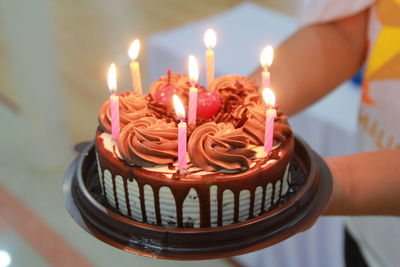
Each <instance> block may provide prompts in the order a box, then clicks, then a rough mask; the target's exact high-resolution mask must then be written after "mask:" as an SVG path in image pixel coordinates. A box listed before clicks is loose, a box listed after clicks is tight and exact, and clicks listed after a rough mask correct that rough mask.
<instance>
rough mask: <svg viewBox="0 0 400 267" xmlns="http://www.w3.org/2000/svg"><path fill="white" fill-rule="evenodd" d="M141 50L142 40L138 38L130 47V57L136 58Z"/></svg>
mask: <svg viewBox="0 0 400 267" xmlns="http://www.w3.org/2000/svg"><path fill="white" fill-rule="evenodd" d="M139 50H140V41H139V39H136V40H134V41H133V42H132V44H131V46H130V47H129V50H128V55H129V58H130V59H131V60H136V59H137V57H138V55H139Z"/></svg>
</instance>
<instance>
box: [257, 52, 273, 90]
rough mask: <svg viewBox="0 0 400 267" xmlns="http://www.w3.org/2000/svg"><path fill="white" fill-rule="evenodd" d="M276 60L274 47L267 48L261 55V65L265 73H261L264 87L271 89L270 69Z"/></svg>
mask: <svg viewBox="0 0 400 267" xmlns="http://www.w3.org/2000/svg"><path fill="white" fill-rule="evenodd" d="M273 59H274V50H273V48H272V46H270V45H269V46H267V47H265V48H264V49H263V51H262V52H261V55H260V63H261V66H262V67H263V71H262V72H261V78H262V87H263V88H265V87H268V88H269V87H271V75H270V73H269V70H268V68H269V67H270V66H271V64H272V61H273Z"/></svg>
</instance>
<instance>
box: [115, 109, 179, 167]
mask: <svg viewBox="0 0 400 267" xmlns="http://www.w3.org/2000/svg"><path fill="white" fill-rule="evenodd" d="M118 150H119V152H120V154H121V156H122V158H123V159H124V160H125V161H126V162H127V163H129V164H133V165H137V166H142V167H151V166H155V165H161V164H169V163H173V162H174V161H175V160H176V159H177V158H178V129H177V127H176V125H175V123H167V122H165V121H163V120H160V119H156V118H154V117H144V118H141V119H138V120H135V121H132V122H130V123H129V124H127V125H126V126H125V127H124V128H123V129H122V131H121V134H120V136H119V139H118Z"/></svg>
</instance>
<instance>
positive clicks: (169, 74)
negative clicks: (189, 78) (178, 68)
mask: <svg viewBox="0 0 400 267" xmlns="http://www.w3.org/2000/svg"><path fill="white" fill-rule="evenodd" d="M167 73H168V85H169V84H171V69H168V70H167Z"/></svg>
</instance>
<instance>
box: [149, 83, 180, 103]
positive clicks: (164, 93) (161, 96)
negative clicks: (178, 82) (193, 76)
mask: <svg viewBox="0 0 400 267" xmlns="http://www.w3.org/2000/svg"><path fill="white" fill-rule="evenodd" d="M175 93H176V89H175V86H173V85H171V84H168V85H166V86H164V87H163V88H161V89H159V90H157V91H156V93H155V94H154V99H155V100H156V101H157V102H158V103H160V104H163V105H165V106H167V107H169V106H171V104H172V103H171V102H172V96H173V95H174V94H175Z"/></svg>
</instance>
